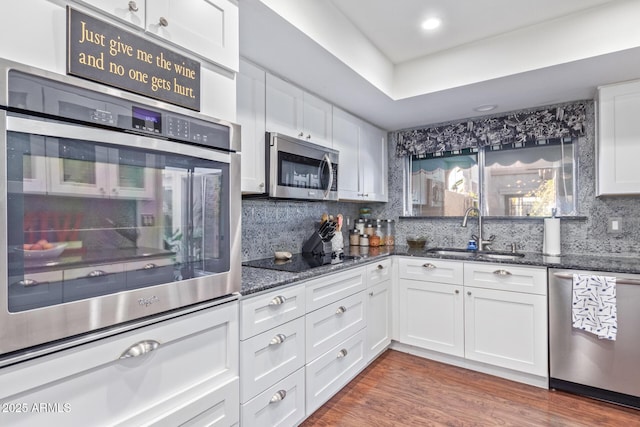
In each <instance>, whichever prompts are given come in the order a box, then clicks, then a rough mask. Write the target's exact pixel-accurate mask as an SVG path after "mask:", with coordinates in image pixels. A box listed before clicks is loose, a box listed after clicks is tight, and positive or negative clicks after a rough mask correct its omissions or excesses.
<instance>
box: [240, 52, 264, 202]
mask: <svg viewBox="0 0 640 427" xmlns="http://www.w3.org/2000/svg"><path fill="white" fill-rule="evenodd" d="M236 87H237V110H238V111H237V119H238V124H239V125H240V131H241V132H242V136H241V137H242V157H241V161H242V168H241V171H242V184H241V189H242V193H244V194H262V193H264V192H265V191H266V188H265V149H266V146H265V131H266V127H265V106H266V104H265V103H266V101H265V72H264V71H263V70H261V69H259V68H258V67H255V66H253V65H251V64H249V63H247V62H244V61H240V73H239V74H238V76H237V80H236Z"/></svg>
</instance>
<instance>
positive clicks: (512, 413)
mask: <svg viewBox="0 0 640 427" xmlns="http://www.w3.org/2000/svg"><path fill="white" fill-rule="evenodd" d="M361 426H362V427H364V426H367V427H388V426H434V427H435V426H448V427H456V426H464V427H474V426H478V427H485V426H518V427H538V426H554V427H555V426H561V427H593V426H607V427H609V426H611V427H614V426H615V427H617V426H622V427H636V426H640V411H639V410H635V409H631V408H625V407H622V406H617V405H613V404H609V403H605V402H600V401H597V400H594V399H589V398H585V397H581V396H577V395H573V394H570V393H565V392H560V391H550V390H545V389H541V388H538V387H533V386H529V385H526V384H520V383H517V382H513V381H509V380H505V379H502V378H497V377H494V376H491V375H487V374H482V373H479V372H474V371H471V370H468V369H463V368H458V367H455V366H450V365H446V364H443V363H439V362H434V361H431V360H426V359H423V358H421V357H417V356H413V355H410V354H406V353H402V352H399V351H395V350H387V351H386V352H385V353H384V354H382V355H381V356H380V357H379V358H378V359H377V360H376V361H375V362H373V363H372V364H371V365H370V366H369V367H367V368H366V369H365V370H364V371H363V372H362V373H361V374H360V375H358V376H357V377H356V378H355V379H354V380H353V381H351V383H349V384H348V385H347V386H346V387H345V388H344V389H343V390H342V391H340V392H339V393H338V394H337V395H335V396H334V397H333V398H332V399H331V400H329V402H327V403H326V404H325V405H324V406H322V407H321V408H320V409H318V410H317V411H316V412H315V413H314V414H312V415H311V417H309V418H308V419H307V420H306V421H305V422H304V423H303V424H302V425H301V427H361Z"/></svg>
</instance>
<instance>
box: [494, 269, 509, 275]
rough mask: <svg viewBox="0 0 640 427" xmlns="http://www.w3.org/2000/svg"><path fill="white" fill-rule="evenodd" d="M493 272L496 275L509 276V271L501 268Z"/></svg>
mask: <svg viewBox="0 0 640 427" xmlns="http://www.w3.org/2000/svg"><path fill="white" fill-rule="evenodd" d="M493 274H495V275H496V276H511V272H510V271H507V270H502V269H500V270H496V271H494V272H493Z"/></svg>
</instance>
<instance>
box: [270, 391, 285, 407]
mask: <svg viewBox="0 0 640 427" xmlns="http://www.w3.org/2000/svg"><path fill="white" fill-rule="evenodd" d="M285 397H287V391H286V390H280V391H277V392H276V394H274V395H273V396H271V399H269V404H272V403H278V402H280V401H281V400H284V398H285Z"/></svg>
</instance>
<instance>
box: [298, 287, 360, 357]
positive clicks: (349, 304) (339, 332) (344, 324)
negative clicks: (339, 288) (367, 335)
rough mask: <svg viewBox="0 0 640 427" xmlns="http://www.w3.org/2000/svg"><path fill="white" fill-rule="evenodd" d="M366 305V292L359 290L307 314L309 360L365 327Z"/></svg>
mask: <svg viewBox="0 0 640 427" xmlns="http://www.w3.org/2000/svg"><path fill="white" fill-rule="evenodd" d="M364 305H365V304H364V292H359V293H357V294H355V295H351V296H350V297H347V298H344V299H342V300H340V301H336V302H334V303H333V304H329V305H327V306H325V307H322V308H321V309H319V310H316V311H314V312H312V313H309V314H307V317H306V342H307V346H306V347H307V353H306V354H307V361H312V360H313V359H315V358H316V357H318V356H320V355H321V354H323V353H324V352H326V351H327V350H329V349H330V348H331V347H333V346H334V345H336V343H338V342H340V341H342V340H344V339H345V338H347V337H349V336H351V335H353V334H354V333H355V332H356V331H358V330H360V329H362V328H363V327H365V326H366V323H365V308H364Z"/></svg>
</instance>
